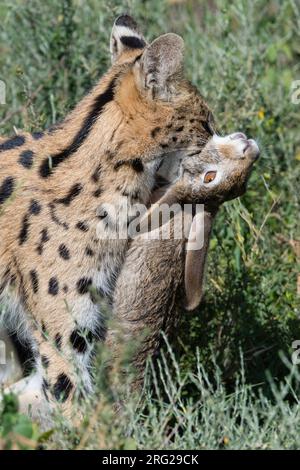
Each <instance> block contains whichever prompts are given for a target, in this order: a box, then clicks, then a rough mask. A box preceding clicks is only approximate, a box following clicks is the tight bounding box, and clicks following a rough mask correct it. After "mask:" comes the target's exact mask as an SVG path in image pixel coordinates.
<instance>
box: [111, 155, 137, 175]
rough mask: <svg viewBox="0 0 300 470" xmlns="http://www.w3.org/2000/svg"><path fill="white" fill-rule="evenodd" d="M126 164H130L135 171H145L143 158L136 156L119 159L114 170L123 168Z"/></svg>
mask: <svg viewBox="0 0 300 470" xmlns="http://www.w3.org/2000/svg"><path fill="white" fill-rule="evenodd" d="M124 165H130V166H131V167H132V169H133V170H134V171H136V172H137V173H141V172H142V171H144V165H143V163H142V160H141V159H140V158H134V159H132V160H119V161H118V162H117V163H116V164H115V165H114V170H118V169H119V168H121V166H124Z"/></svg>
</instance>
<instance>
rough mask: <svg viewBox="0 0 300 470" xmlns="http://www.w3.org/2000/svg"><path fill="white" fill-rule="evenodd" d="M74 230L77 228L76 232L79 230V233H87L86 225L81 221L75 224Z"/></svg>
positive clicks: (87, 227)
mask: <svg viewBox="0 0 300 470" xmlns="http://www.w3.org/2000/svg"><path fill="white" fill-rule="evenodd" d="M76 228H78V230H81V232H88V231H89V226H88V225H87V223H86V222H83V221H79V222H78V223H77V224H76Z"/></svg>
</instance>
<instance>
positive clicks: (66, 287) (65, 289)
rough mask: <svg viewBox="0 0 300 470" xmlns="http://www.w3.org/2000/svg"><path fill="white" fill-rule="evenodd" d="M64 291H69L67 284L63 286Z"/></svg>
mask: <svg viewBox="0 0 300 470" xmlns="http://www.w3.org/2000/svg"><path fill="white" fill-rule="evenodd" d="M63 291H64V293H65V294H67V292H69V288H68V286H67V285H66V284H65V285H64V287H63Z"/></svg>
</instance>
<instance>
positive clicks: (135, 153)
mask: <svg viewBox="0 0 300 470" xmlns="http://www.w3.org/2000/svg"><path fill="white" fill-rule="evenodd" d="M183 50H184V44H183V40H182V39H181V38H180V37H179V36H177V35H175V34H165V35H163V36H160V37H159V38H158V39H156V40H155V41H154V42H153V43H151V44H150V45H148V44H147V43H146V41H145V39H144V38H143V36H142V35H141V34H140V32H139V30H138V28H137V25H136V23H135V22H134V20H133V19H132V18H130V17H128V16H126V15H123V16H121V17H119V18H118V19H117V20H116V22H115V24H114V26H113V30H112V37H111V55H112V58H113V65H112V67H111V68H110V69H109V71H108V72H107V73H106V74H105V75H104V76H103V77H102V78H101V79H100V81H99V83H97V84H96V86H95V87H94V88H93V90H92V91H91V92H90V93H89V94H88V95H87V96H86V97H85V98H83V100H82V101H81V102H80V103H79V104H78V105H77V106H76V107H75V109H74V110H73V111H72V112H71V113H70V114H69V115H68V116H67V117H66V119H65V120H64V121H63V122H61V123H59V124H57V125H56V126H54V127H53V128H52V129H50V130H47V131H45V132H42V133H40V132H39V133H33V134H32V135H29V134H25V133H24V134H22V133H21V134H20V135H17V136H15V137H13V138H10V139H7V140H1V142H0V221H1V239H0V286H1V291H0V292H1V301H2V304H3V305H4V309H5V312H6V314H5V317H4V323H6V324H7V326H9V327H10V328H13V329H15V330H17V331H18V334H19V336H20V337H21V339H22V338H24V340H26V341H27V342H29V343H30V344H31V347H32V349H33V350H34V351H36V354H35V367H36V370H37V381H38V382H39V384H40V389H41V390H44V392H45V391H46V390H47V397H48V399H49V401H50V403H51V404H52V405H53V404H56V402H57V401H59V402H62V403H63V409H64V411H65V413H66V415H68V416H70V415H71V409H72V408H71V401H72V400H71V399H72V397H73V396H74V393H75V392H76V390H77V389H78V383H79V381H82V384H83V386H84V388H85V389H86V390H87V391H90V390H91V389H92V379H91V376H90V373H89V367H90V356H91V351H92V347H93V342H94V341H95V339H97V338H101V339H103V337H104V335H103V332H105V324H104V319H103V315H102V313H101V308H100V307H99V304H98V302H97V299H98V298H99V296H100V297H101V298H102V299H103V298H104V299H106V301H108V302H109V301H110V298H111V293H112V290H113V287H114V283H115V280H116V278H117V275H118V272H119V270H120V267H121V265H122V263H123V260H124V255H125V252H126V249H127V241H126V240H109V237H107V233H109V230H110V229H109V228H108V229H106V232H105V230H104V226H102V225H101V223H103V217H102V218H101V215H99V207H100V208H101V207H105V205H107V204H113V205H114V206H115V207H117V208H119V211H121V210H122V207H123V203H124V201H126V202H127V204H128V217H131V215H132V214H131V208H132V204H133V203H137V202H140V203H144V204H147V203H148V201H149V197H150V194H151V191H152V190H153V187H154V181H155V172H156V170H157V168H158V166H159V164H160V162H161V161H162V160H165V159H169V160H171V159H173V158H174V156H175V155H177V156H178V155H180V154H183V153H186V152H191V151H197V152H199V151H200V150H201V149H202V147H203V146H204V144H205V142H206V141H207V140H208V138H209V136H210V134H211V121H212V117H211V112H210V110H209V108H208V107H207V105H206V103H205V101H204V100H203V98H202V97H201V95H200V94H199V93H198V91H197V90H196V88H195V87H194V86H192V85H191V84H190V83H189V82H188V81H187V80H186V79H185V78H184V77H183V65H182V64H183ZM106 215H108V216H109V214H107V213H106ZM126 223H127V222H126ZM101 234H102V235H103V236H100V235H101ZM104 235H105V236H104ZM99 332H101V333H99ZM85 338H86V339H85ZM78 377H79V379H78ZM45 384H47V387H46V385H45Z"/></svg>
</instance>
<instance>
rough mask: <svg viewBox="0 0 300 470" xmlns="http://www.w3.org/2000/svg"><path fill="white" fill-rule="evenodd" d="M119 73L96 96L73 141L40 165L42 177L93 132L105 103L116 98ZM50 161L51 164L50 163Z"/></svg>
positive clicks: (76, 148)
mask: <svg viewBox="0 0 300 470" xmlns="http://www.w3.org/2000/svg"><path fill="white" fill-rule="evenodd" d="M117 78H118V75H116V76H115V77H114V78H113V79H112V80H111V82H110V84H109V85H108V87H107V89H106V90H105V91H104V92H103V93H101V95H99V96H96V98H95V100H94V103H93V104H92V106H91V109H90V112H89V113H88V115H87V116H86V118H85V120H84V121H83V124H82V127H81V129H80V130H79V131H78V132H77V134H76V135H75V137H74V139H73V141H72V142H71V144H70V145H68V147H66V148H65V149H64V150H62V151H61V152H59V153H57V154H56V155H53V156H51V159H50V162H49V158H46V159H45V160H44V161H43V163H42V164H41V166H40V170H39V171H40V175H41V177H42V178H48V177H49V176H50V175H51V174H52V173H53V170H54V169H55V168H56V167H57V166H58V165H60V164H61V163H63V162H64V161H65V160H67V159H68V158H70V157H71V156H72V155H73V154H74V153H76V152H77V150H78V149H79V148H80V146H81V145H82V144H83V142H84V141H85V140H86V138H87V137H88V135H89V133H90V132H91V130H92V128H93V126H94V124H95V122H96V121H97V119H98V118H99V116H100V115H101V113H102V111H103V109H104V107H105V105H106V104H107V103H109V102H110V101H112V100H113V98H114V88H115V85H116V81H117ZM49 163H50V165H49Z"/></svg>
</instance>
